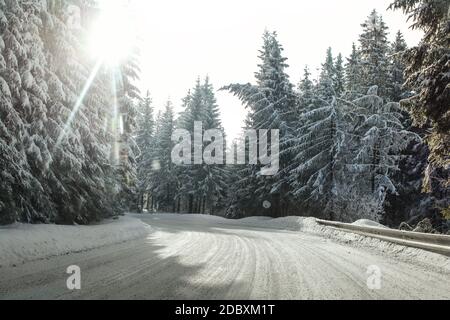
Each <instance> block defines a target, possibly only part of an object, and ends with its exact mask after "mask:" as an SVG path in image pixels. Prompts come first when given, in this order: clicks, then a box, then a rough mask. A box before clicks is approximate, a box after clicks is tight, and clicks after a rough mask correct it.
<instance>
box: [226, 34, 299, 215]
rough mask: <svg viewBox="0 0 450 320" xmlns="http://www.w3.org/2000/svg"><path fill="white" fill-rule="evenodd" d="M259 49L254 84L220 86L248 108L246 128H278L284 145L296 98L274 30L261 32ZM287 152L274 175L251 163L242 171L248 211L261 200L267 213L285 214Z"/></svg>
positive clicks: (255, 210) (287, 200)
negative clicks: (261, 37) (266, 207)
mask: <svg viewBox="0 0 450 320" xmlns="http://www.w3.org/2000/svg"><path fill="white" fill-rule="evenodd" d="M263 42H264V44H263V48H262V50H261V51H260V55H259V58H260V60H261V63H260V64H259V65H258V67H259V71H258V72H257V73H256V75H255V76H256V80H257V82H256V85H252V84H246V85H241V84H234V85H230V86H228V87H226V88H224V89H226V90H229V91H230V92H232V93H234V94H235V95H236V96H237V97H238V98H240V99H241V100H242V101H243V102H244V103H245V105H246V107H247V108H248V109H249V117H248V119H247V120H248V121H247V127H248V128H249V129H256V130H260V129H266V130H271V129H278V130H280V145H281V146H282V145H286V144H288V143H289V140H290V139H291V138H292V134H293V121H294V119H295V115H296V111H297V110H298V107H297V104H296V97H295V94H294V90H293V86H292V84H291V83H290V81H289V76H288V75H287V74H286V71H285V70H286V68H287V67H288V65H287V64H286V60H287V59H286V58H284V57H283V56H282V52H283V47H282V46H281V45H280V43H279V42H278V39H277V35H276V33H270V32H268V31H266V32H265V33H264V35H263ZM289 158H290V155H289V154H287V153H284V154H283V155H282V156H281V159H280V170H279V172H278V174H277V175H276V176H273V177H267V176H261V175H260V169H261V166H259V165H254V166H250V167H248V168H246V169H244V172H242V177H243V178H242V180H241V181H242V183H241V184H240V185H241V186H244V190H243V192H242V194H243V196H246V197H247V199H246V200H245V201H247V206H248V205H249V204H250V203H252V205H251V206H253V208H248V207H247V208H246V210H247V213H248V214H253V213H258V214H260V211H259V210H261V208H262V204H263V202H264V201H269V202H270V203H271V208H270V211H269V212H268V213H267V214H270V215H272V216H281V215H285V214H287V212H288V210H289V207H290V206H291V201H290V198H289V190H288V187H289V186H288V182H287V172H286V170H287V166H288V163H289Z"/></svg>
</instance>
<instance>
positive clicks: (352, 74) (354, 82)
mask: <svg viewBox="0 0 450 320" xmlns="http://www.w3.org/2000/svg"><path fill="white" fill-rule="evenodd" d="M361 77H362V71H361V57H360V52H359V51H358V50H357V49H356V45H355V44H354V43H353V46H352V53H351V55H350V57H349V58H347V64H346V66H345V87H346V90H347V91H348V92H350V93H362V89H361Z"/></svg>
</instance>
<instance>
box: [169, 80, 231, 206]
mask: <svg viewBox="0 0 450 320" xmlns="http://www.w3.org/2000/svg"><path fill="white" fill-rule="evenodd" d="M184 108H185V110H184V112H183V113H182V115H181V117H180V119H179V125H178V127H179V128H181V129H185V130H187V131H188V132H190V133H191V135H193V134H194V124H195V122H199V123H200V122H201V124H202V135H203V134H204V133H205V132H206V131H208V130H211V129H212V130H219V132H221V134H222V136H223V137H224V136H225V132H224V130H223V127H222V123H221V121H220V112H219V107H218V105H217V101H216V98H215V94H214V88H213V86H212V84H211V83H210V81H209V78H208V77H207V78H206V79H205V82H204V83H203V84H201V83H200V80H197V84H196V86H195V88H194V89H193V90H192V93H191V91H190V92H189V94H188V96H187V97H186V98H185V99H184ZM196 142H197V143H198V141H196ZM210 142H211V141H203V143H202V145H199V146H194V144H193V145H192V154H194V148H195V147H199V148H201V149H202V150H206V149H205V148H206V147H207V146H208V145H209V143H210ZM221 148H222V150H220V151H221V154H223V158H222V161H220V162H221V164H218V163H206V162H204V163H202V164H199V163H194V161H193V160H194V159H193V158H192V159H191V161H192V163H191V164H190V165H189V164H185V165H183V166H180V167H178V168H177V170H178V172H179V173H180V174H179V175H180V177H181V179H180V191H179V195H178V197H177V200H178V201H179V202H180V205H179V207H180V210H182V211H187V212H189V213H193V212H195V213H209V214H214V213H216V212H217V211H218V210H220V209H222V208H223V206H224V200H225V197H226V189H227V185H226V183H227V170H226V169H225V166H224V165H223V163H224V161H225V143H224V145H222V147H221ZM217 151H219V150H213V151H212V154H211V155H212V156H213V157H216V156H217V155H216V154H215V152H217ZM220 151H219V152H220Z"/></svg>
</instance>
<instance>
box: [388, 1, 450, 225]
mask: <svg viewBox="0 0 450 320" xmlns="http://www.w3.org/2000/svg"><path fill="white" fill-rule="evenodd" d="M390 8H391V9H401V10H402V11H403V12H404V13H405V14H406V15H408V17H409V18H410V21H412V22H413V24H412V28H413V29H420V30H422V31H424V32H425V35H424V37H423V39H422V41H421V43H420V44H419V45H418V46H417V47H413V48H411V49H409V50H408V51H407V52H406V54H405V58H406V65H407V67H406V74H405V76H406V87H407V88H408V89H410V90H412V91H414V92H415V94H414V95H412V97H410V98H408V99H405V100H403V101H402V107H404V108H405V109H406V110H407V111H408V112H409V113H410V115H411V117H412V119H413V121H414V125H416V126H418V127H421V128H424V129H426V130H427V131H428V134H427V136H426V142H427V144H428V146H429V149H430V156H429V160H428V161H429V163H428V165H427V169H426V171H425V179H424V189H425V190H426V191H427V192H429V193H431V195H432V196H433V197H434V198H436V203H435V207H438V208H440V210H442V212H443V216H444V213H445V212H448V208H449V207H450V202H449V199H450V187H449V185H450V179H449V177H450V173H449V171H450V169H449V168H450V151H449V150H450V134H449V132H450V116H449V112H448V105H449V103H448V101H449V100H450V72H449V70H450V38H449V36H448V35H449V33H450V23H449V21H450V8H449V3H448V1H445V0H436V1H431V0H396V1H394V3H393V4H392V5H391V7H390ZM437 227H441V226H437ZM446 228H448V223H447V227H446Z"/></svg>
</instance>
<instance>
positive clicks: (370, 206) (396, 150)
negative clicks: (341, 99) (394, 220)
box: [348, 86, 420, 220]
mask: <svg viewBox="0 0 450 320" xmlns="http://www.w3.org/2000/svg"><path fill="white" fill-rule="evenodd" d="M377 91H378V87H376V86H374V87H372V88H371V89H370V90H369V92H368V94H367V95H366V96H364V97H362V98H359V99H357V100H355V101H353V102H352V104H351V105H353V106H356V107H357V109H358V110H360V111H359V112H360V113H361V115H362V116H363V118H361V119H362V120H363V121H361V122H357V123H356V125H355V126H354V128H353V135H354V137H355V140H354V141H355V143H356V147H355V148H354V150H355V152H356V156H355V158H354V160H353V161H354V163H352V164H351V165H350V166H348V170H349V171H350V173H352V174H354V175H355V176H354V179H355V180H354V181H356V182H357V189H355V191H357V193H358V194H359V196H360V198H362V197H363V195H368V197H366V199H367V200H366V201H360V202H358V201H357V199H356V198H355V199H354V201H352V207H353V210H348V211H349V212H352V213H354V212H358V211H359V210H361V212H364V213H365V214H366V216H367V217H368V218H370V219H373V220H379V219H381V218H382V214H383V210H384V203H385V200H386V196H387V195H388V194H397V188H396V182H395V181H393V180H392V178H393V176H394V175H395V173H396V172H397V171H398V170H399V163H400V160H401V159H402V152H403V151H404V150H405V149H406V148H407V147H408V146H409V145H410V143H411V142H412V141H414V140H416V141H420V137H419V136H418V135H416V134H414V133H413V132H410V131H408V130H406V129H405V128H404V126H403V124H402V121H401V118H402V115H401V114H400V105H399V104H398V103H393V102H389V103H385V102H384V101H383V98H381V97H379V96H378V92H377ZM355 204H357V206H356V208H355Z"/></svg>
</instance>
